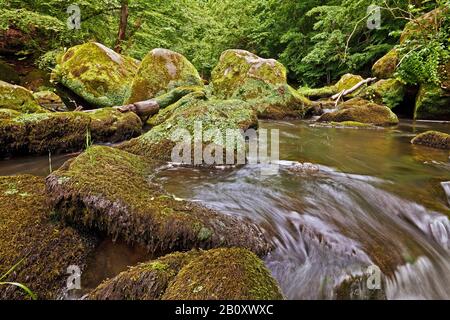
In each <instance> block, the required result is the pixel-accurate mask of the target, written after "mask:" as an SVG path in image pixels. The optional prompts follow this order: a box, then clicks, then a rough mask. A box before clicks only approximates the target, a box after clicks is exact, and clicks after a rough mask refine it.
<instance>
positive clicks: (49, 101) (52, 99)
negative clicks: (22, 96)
mask: <svg viewBox="0 0 450 320" xmlns="http://www.w3.org/2000/svg"><path fill="white" fill-rule="evenodd" d="M33 96H34V98H35V99H36V101H37V102H38V103H39V105H40V106H41V107H42V108H44V109H46V110H48V111H53V112H55V111H60V112H62V111H68V109H67V107H66V106H65V104H64V102H63V101H62V99H61V97H60V96H58V95H57V94H56V93H54V92H53V91H49V90H45V91H39V92H35V93H33Z"/></svg>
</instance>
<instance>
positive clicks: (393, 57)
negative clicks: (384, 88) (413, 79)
mask: <svg viewBox="0 0 450 320" xmlns="http://www.w3.org/2000/svg"><path fill="white" fill-rule="evenodd" d="M399 61H400V59H399V53H398V51H397V50H396V49H392V50H391V51H389V52H388V53H387V54H386V55H385V56H383V57H382V58H380V59H379V60H378V61H377V62H375V64H374V65H373V67H372V74H373V76H374V77H376V78H378V79H389V78H392V77H393V76H394V73H395V71H396V69H397V65H398V63H399Z"/></svg>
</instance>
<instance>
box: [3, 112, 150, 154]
mask: <svg viewBox="0 0 450 320" xmlns="http://www.w3.org/2000/svg"><path fill="white" fill-rule="evenodd" d="M0 110H1V109H0ZM3 110H6V109H3ZM3 114H4V115H5V116H4V117H3V119H2V117H0V154H1V157H4V156H8V155H23V154H47V153H48V152H49V151H51V152H52V153H57V152H71V151H80V150H82V149H83V148H84V147H86V141H87V137H88V134H89V135H90V136H91V140H92V142H94V143H106V142H113V143H114V142H120V141H123V140H126V139H129V138H132V137H135V136H137V135H139V134H140V133H141V132H142V122H141V120H140V119H139V117H138V116H137V115H136V114H134V113H131V112H129V113H121V112H119V111H117V110H114V109H112V108H104V109H100V110H96V111H95V112H55V113H53V112H52V113H35V114H17V113H11V111H8V112H4V113H3ZM8 114H9V117H7V116H6V115H8Z"/></svg>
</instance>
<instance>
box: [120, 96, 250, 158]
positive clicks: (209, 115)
mask: <svg viewBox="0 0 450 320" xmlns="http://www.w3.org/2000/svg"><path fill="white" fill-rule="evenodd" d="M150 123H151V124H153V125H155V126H154V127H153V128H152V129H151V130H150V131H148V132H147V133H145V134H143V135H142V136H140V137H138V138H135V139H132V140H130V141H127V142H125V143H123V144H122V145H121V146H120V148H121V149H123V150H126V151H129V152H131V153H134V154H137V155H141V156H144V157H146V158H149V159H160V160H165V161H171V155H172V150H173V148H174V146H175V145H176V144H177V141H176V140H172V137H173V136H174V135H175V134H176V133H177V132H179V131H180V130H187V132H189V134H190V135H191V137H194V130H195V125H196V123H197V124H199V123H201V127H202V130H203V132H206V131H208V130H210V129H211V130H218V132H220V133H221V135H222V137H223V139H222V140H223V141H222V142H220V141H213V142H215V143H216V145H218V146H219V145H221V146H225V144H224V143H225V141H224V140H225V135H226V131H227V130H228V129H230V130H233V129H238V130H246V129H248V128H251V127H256V126H257V123H258V121H257V118H256V111H255V108H254V106H253V105H252V104H250V103H248V102H245V101H242V100H216V99H214V98H212V99H208V98H207V97H205V96H204V95H203V94H201V93H200V94H199V93H193V94H191V95H188V96H185V97H184V98H182V99H180V100H179V101H178V102H177V103H175V104H172V105H170V106H169V107H167V108H166V109H164V110H162V111H161V112H160V114H158V115H157V116H155V117H154V118H152V119H151V120H150ZM193 145H194V142H193V139H192V143H191V146H193Z"/></svg>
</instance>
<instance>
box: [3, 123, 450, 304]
mask: <svg viewBox="0 0 450 320" xmlns="http://www.w3.org/2000/svg"><path fill="white" fill-rule="evenodd" d="M260 125H261V127H262V128H267V129H279V130H280V158H281V160H282V161H280V167H279V173H278V174H277V175H272V176H265V175H261V171H260V169H261V168H260V167H259V166H257V165H247V166H244V167H240V168H232V169H224V170H218V169H188V168H179V167H170V168H168V169H167V170H164V171H162V172H161V173H160V174H159V175H158V177H157V179H158V180H159V181H160V182H161V183H162V184H163V185H164V186H165V187H166V189H167V190H168V191H169V192H170V193H173V194H174V195H176V196H177V197H180V198H185V199H191V200H194V201H201V202H202V203H204V204H206V205H207V206H210V207H212V208H215V209H218V210H220V211H221V212H224V213H226V214H231V215H240V216H245V217H248V218H250V219H252V220H253V221H255V222H256V223H257V224H259V225H260V226H261V228H262V229H263V230H264V231H265V233H266V234H267V237H268V238H269V239H270V240H271V241H272V242H273V244H274V246H275V250H274V251H273V252H272V253H271V254H270V256H268V257H267V258H266V265H267V266H268V267H269V268H270V270H271V271H272V273H273V275H274V276H275V278H276V279H277V280H278V281H279V283H280V286H281V288H282V290H283V292H284V294H285V295H286V297H287V298H289V299H315V298H325V299H333V298H336V293H335V292H336V290H335V288H336V287H338V286H339V284H340V283H342V281H343V280H344V279H346V278H348V277H349V276H350V275H358V274H361V273H362V272H365V270H366V269H367V267H368V266H378V267H379V268H380V269H381V271H382V273H383V277H382V278H383V280H385V289H386V290H385V291H386V295H387V298H389V299H399V298H400V299H404V298H441V299H450V289H449V288H450V251H449V249H450V238H449V235H450V223H449V220H448V216H449V214H450V208H449V203H448V197H449V196H450V192H449V191H450V185H449V184H443V185H441V183H443V182H446V181H450V162H449V152H448V151H442V150H435V149H431V148H427V147H421V146H413V145H411V144H410V140H411V138H412V137H413V136H414V135H415V134H417V133H419V132H423V131H426V130H430V129H433V130H440V131H444V132H448V133H450V124H440V123H429V122H426V123H425V122H424V123H421V122H416V123H412V122H402V123H401V125H399V126H397V127H394V128H389V129H383V130H371V129H337V128H315V127H311V126H310V123H308V122H302V121H298V122H261V123H260ZM65 157H70V156H63V157H61V158H54V159H53V168H55V167H56V166H57V165H58V164H59V163H62V161H64V159H65ZM305 163H311V164H310V165H304V164H305ZM23 172H26V173H33V174H41V175H46V174H47V173H48V159H47V157H42V158H25V159H15V160H11V161H3V162H0V175H5V174H18V173H23ZM445 188H446V189H447V190H448V193H449V195H447V194H446V192H445ZM147 258H148V257H147V256H146V254H145V253H144V252H141V250H140V249H136V248H134V249H129V248H127V246H125V245H123V244H112V243H111V242H109V241H105V243H104V244H103V246H101V247H100V248H99V249H98V250H97V254H96V256H95V257H93V259H92V261H93V262H92V263H91V267H90V269H89V270H88V272H87V275H86V277H87V279H88V280H87V281H88V282H89V285H90V286H92V285H94V284H95V283H97V282H100V281H101V280H103V279H104V278H106V277H112V276H113V275H114V274H117V273H118V272H120V271H121V270H123V269H124V268H125V267H126V266H127V265H132V264H134V263H136V262H138V261H142V260H143V259H147ZM357 297H358V296H357V295H356V298H357Z"/></svg>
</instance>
